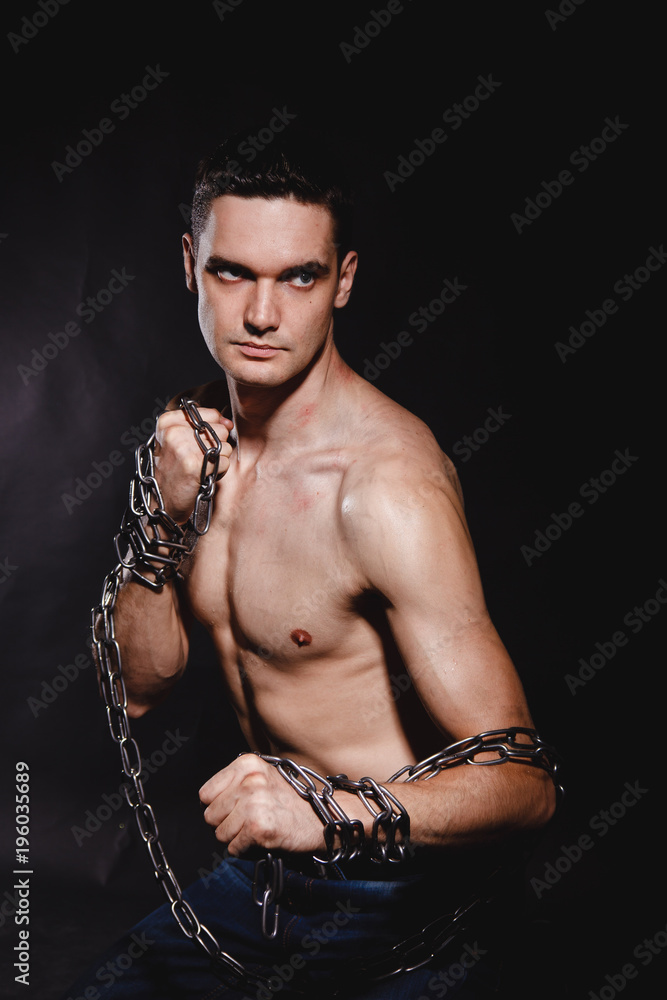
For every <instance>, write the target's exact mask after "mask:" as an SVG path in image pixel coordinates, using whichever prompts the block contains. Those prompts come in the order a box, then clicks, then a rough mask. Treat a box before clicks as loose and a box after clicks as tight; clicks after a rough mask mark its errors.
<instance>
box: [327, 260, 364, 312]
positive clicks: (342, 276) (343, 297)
mask: <svg viewBox="0 0 667 1000" xmlns="http://www.w3.org/2000/svg"><path fill="white" fill-rule="evenodd" d="M358 263H359V255H358V254H357V252H356V250H350V251H349V253H348V254H347V255H346V256H345V258H344V260H343V263H342V264H341V266H340V273H339V275H338V291H337V292H336V298H335V299H334V303H333V304H334V309H340V308H341V307H342V306H344V305H345V304H346V303H347V300H348V299H349V297H350V293H351V291H352V284H353V282H354V276H355V274H356V273H357V264H358Z"/></svg>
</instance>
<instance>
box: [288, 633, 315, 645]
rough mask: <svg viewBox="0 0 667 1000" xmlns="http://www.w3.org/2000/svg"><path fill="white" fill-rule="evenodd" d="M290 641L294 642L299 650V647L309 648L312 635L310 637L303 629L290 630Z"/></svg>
mask: <svg viewBox="0 0 667 1000" xmlns="http://www.w3.org/2000/svg"><path fill="white" fill-rule="evenodd" d="M290 639H291V640H292V642H295V643H296V644H297V646H299V648H300V647H301V646H310V644H311V642H312V641H313V637H312V635H310V633H309V632H306V631H305V629H302V628H295V629H292V631H291V632H290Z"/></svg>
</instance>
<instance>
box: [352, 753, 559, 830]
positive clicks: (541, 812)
mask: <svg viewBox="0 0 667 1000" xmlns="http://www.w3.org/2000/svg"><path fill="white" fill-rule="evenodd" d="M384 787H387V788H389V789H390V790H391V792H392V794H393V795H394V796H395V797H396V798H397V799H398V801H399V802H400V803H401V805H402V806H403V807H404V809H405V810H406V811H407V813H408V815H409V817H410V840H411V841H412V843H413V844H420V845H423V846H428V847H447V848H450V847H451V848H455V847H467V846H473V845H475V844H482V843H489V842H494V841H499V840H502V839H505V838H508V837H511V836H513V835H516V834H519V833H522V832H527V831H529V830H535V829H539V828H540V827H542V826H544V825H545V824H546V823H547V822H548V821H549V819H550V818H551V816H552V815H553V812H554V809H555V805H556V793H555V788H554V784H553V782H552V780H551V778H550V777H549V775H548V774H547V773H546V772H545V771H543V770H541V769H540V768H537V767H531V766H529V765H527V764H520V763H515V762H510V761H506V762H503V763H500V764H496V765H493V766H486V767H483V766H479V765H473V764H463V765H461V766H459V767H454V768H450V769H447V770H444V771H442V772H441V773H440V774H437V775H435V776H434V777H433V778H430V779H429V780H428V781H424V780H422V781H413V782H400V781H397V782H395V783H393V784H391V785H386V786H384ZM336 800H337V801H339V802H340V804H341V806H342V807H343V809H344V810H345V812H346V813H347V815H348V816H349V817H350V818H351V819H361V820H362V822H363V824H364V832H365V835H366V838H370V837H371V835H372V827H373V817H372V816H371V815H370V813H369V812H368V811H367V810H366V809H365V808H364V806H363V805H362V804H361V803H360V802H359V799H358V797H357V796H356V795H354V794H351V793H349V792H337V793H336Z"/></svg>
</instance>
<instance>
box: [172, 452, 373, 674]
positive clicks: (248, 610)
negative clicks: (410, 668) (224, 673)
mask: <svg viewBox="0 0 667 1000" xmlns="http://www.w3.org/2000/svg"><path fill="white" fill-rule="evenodd" d="M340 478H341V477H340V474H337V473H336V471H335V470H332V469H329V470H326V471H322V470H320V471H316V472H314V471H311V472H299V471H297V470H292V471H288V472H284V471H283V470H281V471H280V473H278V474H274V475H271V474H270V470H269V471H268V472H267V474H266V475H265V476H260V477H258V478H256V479H253V480H252V481H249V482H243V481H241V478H240V477H238V476H232V477H230V479H229V480H227V477H225V480H223V482H222V484H220V487H219V488H218V492H217V495H216V499H215V507H214V513H213V517H212V521H211V528H210V530H209V532H208V534H207V535H205V536H204V537H202V538H201V539H200V540H199V542H198V545H197V550H196V555H195V559H194V560H193V563H192V567H191V570H190V573H189V576H188V585H187V586H188V592H189V600H190V603H191V606H192V608H193V611H194V613H195V615H196V617H197V618H198V619H199V620H200V621H201V622H203V624H204V625H205V626H206V627H207V628H208V629H209V630H210V631H211V632H212V633H214V634H215V637H216V640H217V642H218V645H219V647H220V648H221V652H223V653H226V654H227V655H226V656H225V657H224V658H225V659H231V658H235V659H237V660H240V661H245V660H246V658H247V657H248V656H249V657H256V656H259V657H261V658H262V659H264V660H271V661H272V663H273V664H283V665H285V666H288V665H290V664H292V663H295V662H304V661H308V660H310V659H312V658H313V657H321V656H331V655H335V654H336V653H337V652H338V651H340V650H341V648H342V647H344V645H345V637H346V629H349V627H350V626H351V624H352V619H353V617H354V616H353V609H352V603H353V595H354V590H355V580H354V571H353V569H352V567H351V565H350V558H349V553H348V552H347V550H346V547H345V545H344V544H343V540H342V537H341V529H340V519H339V516H338V506H339V502H340V499H339V487H340Z"/></svg>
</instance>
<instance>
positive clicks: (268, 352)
mask: <svg viewBox="0 0 667 1000" xmlns="http://www.w3.org/2000/svg"><path fill="white" fill-rule="evenodd" d="M238 348H239V350H240V351H241V353H242V354H245V355H246V357H248V358H272V357H273V355H274V354H277V353H278V351H279V350H280V348H279V347H271V345H270V344H253V343H251V342H247V343H245V344H238Z"/></svg>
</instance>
